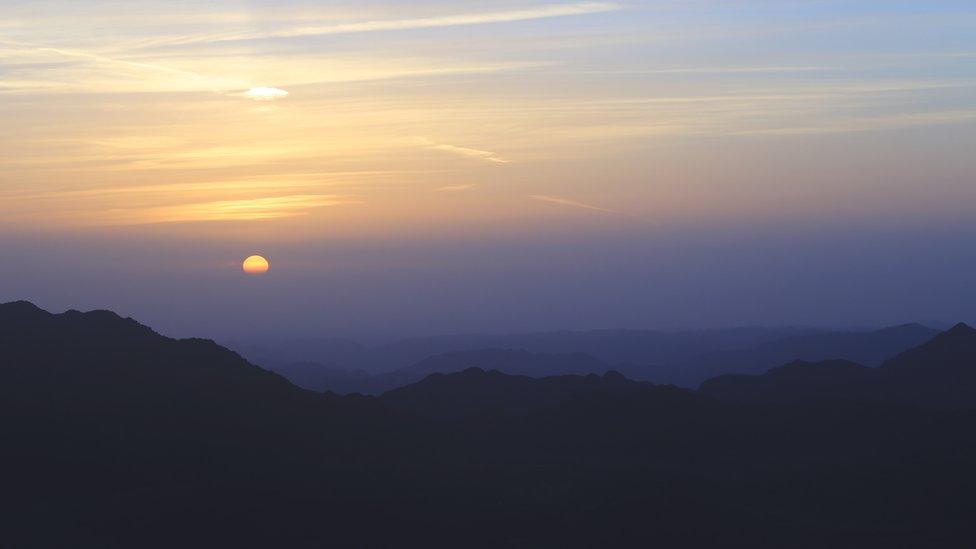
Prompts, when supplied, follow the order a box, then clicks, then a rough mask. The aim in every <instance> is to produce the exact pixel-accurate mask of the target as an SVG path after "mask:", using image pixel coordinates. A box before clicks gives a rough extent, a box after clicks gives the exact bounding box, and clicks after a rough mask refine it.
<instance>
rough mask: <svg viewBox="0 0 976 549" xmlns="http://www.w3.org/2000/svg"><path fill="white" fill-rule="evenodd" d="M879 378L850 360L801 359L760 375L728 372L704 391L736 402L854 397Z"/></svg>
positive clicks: (703, 387) (866, 392) (791, 401)
mask: <svg viewBox="0 0 976 549" xmlns="http://www.w3.org/2000/svg"><path fill="white" fill-rule="evenodd" d="M879 378H880V374H879V372H878V371H877V370H875V369H873V368H869V367H867V366H862V365H860V364H856V363H854V362H850V361H847V360H825V361H823V362H807V361H803V360H797V361H794V362H791V363H789V364H786V365H784V366H779V367H777V368H773V369H771V370H769V371H768V372H766V373H765V374H762V375H758V376H751V375H746V374H728V375H724V376H719V377H716V378H713V379H709V380H707V381H705V382H704V383H702V385H701V388H700V391H701V392H702V393H703V394H705V395H709V396H714V397H718V398H721V399H723V400H727V401H732V402H768V403H773V402H778V403H795V402H798V401H802V400H809V399H836V398H840V399H853V398H857V397H859V396H862V395H865V394H868V392H869V389H870V387H871V386H872V385H873V384H874V383H876V382H877V380H878V379H879Z"/></svg>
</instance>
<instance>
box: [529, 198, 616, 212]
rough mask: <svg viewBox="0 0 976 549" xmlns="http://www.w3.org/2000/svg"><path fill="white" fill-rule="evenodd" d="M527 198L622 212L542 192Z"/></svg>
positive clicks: (600, 210) (599, 210) (575, 206)
mask: <svg viewBox="0 0 976 549" xmlns="http://www.w3.org/2000/svg"><path fill="white" fill-rule="evenodd" d="M529 198H531V199H532V200H540V201H542V202H550V203H552V204H559V205H560V206H570V207H573V208H583V209H586V210H594V211H597V212H606V213H614V214H619V213H622V212H619V211H617V210H611V209H610V208H601V207H599V206H593V205H591V204H584V203H582V202H577V201H575V200H570V199H568V198H560V197H558V196H547V195H543V194H533V195H529Z"/></svg>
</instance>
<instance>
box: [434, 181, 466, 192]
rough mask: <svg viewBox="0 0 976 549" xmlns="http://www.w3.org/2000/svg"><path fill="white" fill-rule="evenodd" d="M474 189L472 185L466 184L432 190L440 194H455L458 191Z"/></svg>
mask: <svg viewBox="0 0 976 549" xmlns="http://www.w3.org/2000/svg"><path fill="white" fill-rule="evenodd" d="M474 187H475V186H474V183H467V184H464V185H445V186H443V187H438V188H436V189H434V190H435V191H437V192H442V193H455V192H460V191H469V190H471V189H473V188H474Z"/></svg>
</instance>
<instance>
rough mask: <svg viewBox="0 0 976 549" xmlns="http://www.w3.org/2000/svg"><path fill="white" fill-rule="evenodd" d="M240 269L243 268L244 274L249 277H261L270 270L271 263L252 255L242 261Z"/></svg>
mask: <svg viewBox="0 0 976 549" xmlns="http://www.w3.org/2000/svg"><path fill="white" fill-rule="evenodd" d="M242 267H243V268H244V272H245V273H247V274H249V275H262V274H264V273H266V272H268V269H270V268H271V263H269V262H268V260H267V259H265V258H263V257H261V256H259V255H252V256H250V257H248V258H247V259H245V260H244V263H243V264H242Z"/></svg>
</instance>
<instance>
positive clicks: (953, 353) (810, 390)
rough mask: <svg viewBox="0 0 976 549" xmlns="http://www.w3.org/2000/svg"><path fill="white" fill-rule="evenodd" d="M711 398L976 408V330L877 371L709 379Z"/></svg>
mask: <svg viewBox="0 0 976 549" xmlns="http://www.w3.org/2000/svg"><path fill="white" fill-rule="evenodd" d="M701 392H702V393H703V394H706V395H710V396H714V397H717V398H722V399H726V400H729V401H735V402H797V401H804V400H810V399H846V400H859V401H876V402H890V403H900V404H911V405H917V406H925V407H931V408H973V407H976V330H974V329H973V328H970V327H969V326H967V325H965V324H959V325H957V326H955V327H954V328H952V329H951V330H948V331H946V332H944V333H941V334H939V335H937V336H936V337H934V338H933V339H932V340H931V341H928V342H926V343H924V344H923V345H921V346H919V347H916V348H914V349H910V350H908V351H905V352H903V353H901V354H899V355H898V356H896V357H894V358H892V359H891V360H888V361H887V362H885V363H884V364H882V365H881V366H880V367H878V368H868V367H865V366H861V365H859V364H855V363H852V362H848V361H840V360H830V361H823V362H818V363H811V362H803V361H797V362H793V363H791V364H787V365H785V366H781V367H778V368H774V369H772V370H770V371H768V372H766V373H765V374H762V375H759V376H746V375H727V376H720V377H717V378H715V379H711V380H708V381H706V382H705V383H703V384H702V386H701Z"/></svg>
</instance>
